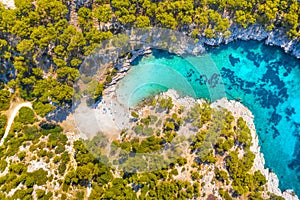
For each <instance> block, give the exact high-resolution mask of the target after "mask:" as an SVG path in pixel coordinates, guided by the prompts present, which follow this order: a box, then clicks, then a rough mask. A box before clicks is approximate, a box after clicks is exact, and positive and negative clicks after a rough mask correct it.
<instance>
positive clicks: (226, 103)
mask: <svg viewBox="0 0 300 200" xmlns="http://www.w3.org/2000/svg"><path fill="white" fill-rule="evenodd" d="M211 107H212V108H217V107H222V108H225V109H227V110H229V111H230V112H231V113H232V115H233V116H234V117H235V118H236V119H238V118H239V117H242V118H243V119H244V120H245V121H246V123H247V125H248V127H249V128H250V130H251V136H252V146H251V147H250V150H251V151H252V152H253V153H254V154H255V160H254V164H253V171H256V170H260V171H261V172H262V174H263V175H264V176H265V177H266V179H267V187H268V191H269V192H271V193H274V194H276V195H278V196H281V197H283V198H284V199H288V200H297V199H299V198H298V196H297V195H296V194H295V193H294V191H293V190H285V191H281V190H280V189H279V179H278V177H277V175H276V174H275V173H273V172H272V171H270V169H268V168H265V167H264V165H265V158H264V155H263V154H262V153H261V152H260V146H259V143H258V135H257V133H256V129H255V125H254V116H253V114H252V113H251V111H250V110H249V109H248V108H246V107H245V106H244V105H242V104H241V103H240V102H237V101H233V100H227V99H226V98H222V99H220V100H217V101H215V102H213V103H212V104H211Z"/></svg>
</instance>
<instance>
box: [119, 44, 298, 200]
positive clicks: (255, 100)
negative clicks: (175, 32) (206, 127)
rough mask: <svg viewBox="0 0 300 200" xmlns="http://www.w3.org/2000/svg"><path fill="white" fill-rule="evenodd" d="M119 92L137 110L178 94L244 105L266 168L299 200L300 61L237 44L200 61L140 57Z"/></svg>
mask: <svg viewBox="0 0 300 200" xmlns="http://www.w3.org/2000/svg"><path fill="white" fill-rule="evenodd" d="M132 64H133V65H134V66H133V67H132V68H131V69H130V70H129V73H128V75H127V76H125V78H124V79H122V80H121V81H120V82H119V83H118V86H117V94H118V98H119V99H120V101H121V102H122V101H123V103H124V104H127V105H129V106H134V105H135V104H136V103H138V102H139V101H140V100H142V99H143V98H145V97H147V96H149V95H152V94H157V93H159V92H161V91H166V90H167V89H169V88H172V89H175V90H177V91H178V92H179V94H181V95H183V96H184V95H189V96H192V97H197V98H206V99H209V100H210V101H214V100H216V99H220V98H222V97H224V96H226V97H227V98H228V99H239V100H240V101H241V102H242V103H243V104H244V105H245V106H247V107H248V108H249V109H250V110H251V111H252V112H253V114H254V116H255V120H254V123H255V126H256V129H257V133H258V135H259V142H260V145H261V151H262V153H263V154H264V156H265V160H266V167H268V168H270V169H271V170H272V171H274V172H275V173H276V174H277V175H278V177H279V180H280V188H281V189H282V190H285V189H293V190H295V192H296V194H298V195H300V139H299V136H300V132H299V130H300V61H299V60H297V59H295V58H293V57H291V56H289V55H287V54H285V53H284V52H283V51H282V50H281V49H279V48H275V47H268V46H265V45H263V44H262V43H258V42H254V41H248V42H241V41H239V42H234V43H231V44H229V45H226V46H221V47H218V48H214V49H210V50H209V52H208V54H206V55H204V56H201V57H185V58H183V57H179V56H176V55H172V54H169V53H168V52H165V51H160V50H155V51H153V54H152V55H151V56H149V57H140V58H139V59H137V60H136V61H134V63H132Z"/></svg>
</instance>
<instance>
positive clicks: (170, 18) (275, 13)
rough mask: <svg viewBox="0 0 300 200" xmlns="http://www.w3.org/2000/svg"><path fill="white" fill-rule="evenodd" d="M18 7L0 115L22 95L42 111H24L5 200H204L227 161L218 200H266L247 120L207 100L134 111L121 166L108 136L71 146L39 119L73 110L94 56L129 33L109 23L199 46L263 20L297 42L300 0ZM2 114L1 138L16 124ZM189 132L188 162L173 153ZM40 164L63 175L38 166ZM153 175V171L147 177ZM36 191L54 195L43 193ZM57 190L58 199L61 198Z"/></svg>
mask: <svg viewBox="0 0 300 200" xmlns="http://www.w3.org/2000/svg"><path fill="white" fill-rule="evenodd" d="M15 5H16V9H14V10H11V9H10V10H9V9H5V8H4V6H3V5H2V4H0V73H1V77H0V81H1V84H0V111H1V112H2V111H6V110H8V109H9V107H10V102H11V99H12V100H15V99H17V98H20V99H23V100H26V101H31V102H32V103H33V108H34V111H32V110H31V109H29V108H22V109H20V111H19V113H18V116H17V117H16V119H15V120H14V123H13V126H12V128H11V130H10V132H9V134H8V136H7V138H6V139H5V141H4V145H3V146H1V147H0V155H1V156H0V172H1V173H3V174H1V176H0V191H1V192H0V199H9V200H10V199H32V196H33V194H34V193H35V195H36V196H37V197H38V199H52V198H53V197H54V196H55V197H58V195H61V196H59V198H61V199H68V198H69V196H72V197H73V198H74V199H85V198H87V196H86V188H87V186H88V185H91V188H92V192H91V194H90V196H89V199H193V198H201V197H203V198H204V197H208V196H209V195H212V194H203V193H202V194H201V192H200V191H201V188H203V187H204V186H205V184H209V183H205V182H203V177H204V176H205V175H206V174H205V173H204V170H203V168H204V167H205V168H206V169H209V168H210V167H211V166H221V164H220V163H221V162H222V163H225V167H221V168H215V171H214V174H215V176H214V178H213V180H212V182H217V184H218V185H219V186H220V187H221V188H220V189H219V190H218V192H219V195H220V196H221V197H222V198H223V199H226V200H230V199H232V198H233V197H238V198H244V199H262V198H263V197H262V191H265V190H266V188H265V184H266V179H265V177H264V176H263V175H262V174H261V172H260V171H254V172H253V171H251V168H252V166H253V162H254V158H255V155H254V154H253V153H252V152H251V151H250V145H251V141H252V137H251V133H250V129H249V128H248V127H247V125H246V122H245V121H244V120H243V119H242V118H240V119H238V120H236V119H234V117H233V116H232V115H231V113H229V112H228V111H226V110H216V109H212V108H211V107H210V105H209V104H208V103H203V104H196V105H194V106H193V107H192V108H191V109H185V108H183V107H180V108H178V107H176V105H174V103H173V101H172V99H171V98H170V97H168V98H162V97H159V98H152V99H150V100H146V101H145V102H143V103H145V105H144V106H150V107H151V106H152V109H150V110H151V111H156V112H157V113H151V114H147V115H139V114H138V113H139V112H135V111H133V112H132V113H131V116H132V117H133V118H134V120H132V121H133V122H132V123H133V124H132V127H131V128H130V129H128V130H127V129H126V130H123V131H122V133H121V134H120V137H121V140H115V141H113V142H112V145H111V146H110V147H111V150H112V152H111V156H112V157H113V156H116V155H118V156H119V157H118V159H115V160H113V163H110V162H109V160H108V158H107V157H106V156H104V155H105V154H104V153H103V152H104V150H105V149H104V147H105V145H106V144H108V143H109V140H108V139H105V138H104V135H101V134H99V135H98V136H97V137H95V138H94V139H93V140H92V141H89V142H87V141H82V140H78V141H75V142H74V143H73V142H69V141H68V138H67V136H66V134H65V133H64V132H63V129H62V128H61V127H60V126H58V125H55V124H52V123H48V122H44V121H39V120H38V119H40V118H39V117H38V116H37V115H39V116H40V117H45V116H46V115H47V114H48V113H49V112H51V111H53V110H55V109H56V108H57V107H64V106H68V105H70V104H71V102H72V98H73V95H74V91H73V85H74V83H75V82H76V80H77V79H78V77H79V67H80V64H81V63H82V62H83V59H84V58H85V57H86V56H88V55H89V54H90V53H91V52H92V51H93V50H94V49H95V47H96V46H98V45H99V44H100V43H101V42H102V41H104V40H106V39H108V38H111V37H112V36H113V33H117V32H122V29H118V30H113V28H111V29H110V30H106V29H102V27H103V25H108V24H109V23H112V22H113V21H115V20H117V21H118V22H119V23H120V25H121V26H122V27H125V28H131V27H137V28H149V27H151V26H152V27H153V26H155V27H163V28H170V29H174V30H175V29H177V30H187V32H188V33H189V34H190V35H191V36H192V37H193V38H197V35H199V34H201V35H204V36H206V37H207V38H215V37H219V36H224V37H228V36H229V35H230V34H231V32H230V30H229V28H230V26H231V25H232V23H234V24H237V25H238V26H242V27H244V28H246V27H248V26H249V25H252V24H255V23H258V24H261V25H263V26H264V27H265V28H266V29H267V30H272V29H276V28H279V27H283V28H284V29H285V31H286V33H287V35H288V36H289V37H290V38H295V39H296V40H298V39H299V16H298V11H299V2H298V1H292V0H281V1H279V0H275V1H270V0H266V1H258V0H252V1H241V0H238V1H232V0H231V1H225V0H219V1H212V0H208V1H207V0H200V1H191V0H183V1H177V0H174V1H166V0H163V1H149V0H141V1H133V0H112V1H106V0H96V1H95V2H94V3H93V5H91V6H87V7H85V6H82V7H78V9H74V10H71V6H70V1H66V0H37V1H32V0H15ZM70 13H72V14H75V15H77V16H75V17H74V16H71V17H70ZM73 17H74V18H73ZM70 18H72V20H71V21H68V20H69V19H70ZM190 25H195V27H194V28H192V29H190V28H191V26H190ZM120 38H121V39H124V38H122V36H121V37H120ZM122 42H124V41H123V40H122ZM128 56H130V55H128ZM116 72H117V70H116V69H109V70H108V71H107V72H106V74H105V78H104V79H103V80H101V81H91V84H89V85H88V88H87V91H84V92H86V93H91V94H92V95H91V100H92V101H91V102H94V101H98V100H99V99H101V97H102V95H103V91H104V89H105V87H107V86H109V85H110V84H111V83H112V81H113V77H114V75H115V74H116ZM83 79H87V80H88V78H87V77H84V78H83ZM83 94H85V93H83ZM80 95H81V94H80ZM3 113H4V112H3ZM3 113H1V114H0V136H1V137H3V134H4V130H5V127H6V124H7V118H6V116H5V115H4V114H3ZM156 114H157V115H156ZM162 114H163V115H164V117H161V115H162ZM184 126H186V127H189V128H188V131H191V133H195V134H194V136H193V137H190V138H189V140H188V142H187V143H188V144H187V145H188V146H187V150H188V151H189V152H188V156H189V157H187V158H184V157H182V156H179V155H180V153H179V152H180V151H179V148H178V147H174V146H172V144H173V143H175V144H176V142H178V141H183V140H185V136H180V134H179V132H180V131H181V130H182V127H184ZM233 126H235V127H236V129H233ZM95 144H97V145H96V147H95ZM168 148H169V149H172V155H168V156H169V157H167V158H165V157H164V156H163V155H161V152H162V149H168ZM70 150H71V151H70ZM72 150H73V151H72ZM240 152H242V153H240ZM139 154H149V155H151V159H150V158H148V157H147V159H149V160H146V161H147V162H145V159H144V158H143V157H141V156H140V157H139ZM116 157H117V156H116ZM191 159H192V160H191ZM34 163H42V164H41V165H45V166H47V167H48V169H50V168H51V169H53V170H52V171H51V170H45V169H44V168H38V169H37V168H34V167H33V165H34ZM149 163H150V164H149ZM148 164H149V165H150V166H148ZM115 165H118V166H120V167H119V168H115V167H114V166H115ZM222 166H224V165H222ZM147 167H148V168H147ZM32 168H34V169H32ZM29 169H31V170H29ZM146 169H149V170H150V172H142V171H143V170H144V171H146ZM152 169H155V170H152ZM50 171H51V172H50ZM6 172H7V173H6ZM183 172H185V173H188V176H186V178H187V180H184V181H183V180H179V179H178V178H177V176H180V175H181V173H183ZM34 185H38V186H40V188H43V189H37V190H36V189H34ZM56 185H58V186H59V190H57V191H54V189H53V188H56ZM222 186H227V189H222ZM18 187H19V188H18ZM228 187H231V189H230V190H229V189H228ZM15 188H17V190H16V191H15V192H12V193H13V194H12V195H11V196H8V194H9V193H10V192H11V191H13V189H15ZM269 196H270V199H281V197H278V196H276V195H274V194H270V195H269Z"/></svg>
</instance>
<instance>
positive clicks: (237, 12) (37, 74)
mask: <svg viewBox="0 0 300 200" xmlns="http://www.w3.org/2000/svg"><path fill="white" fill-rule="evenodd" d="M72 2H73V1H70V0H62V1H59V0H37V1H33V0H15V6H16V9H13V10H9V9H5V8H4V6H3V5H0V64H1V65H0V71H1V73H5V74H4V75H2V76H1V80H2V81H3V82H4V83H8V87H9V88H11V89H13V90H16V91H18V92H19V93H20V95H21V97H22V98H24V99H26V100H36V101H35V104H34V108H35V109H36V111H37V113H38V114H40V115H42V116H45V115H46V114H47V113H48V112H49V111H51V110H53V109H54V108H55V107H54V106H53V105H54V104H55V105H61V106H63V105H66V104H69V103H70V102H71V96H72V94H73V91H72V84H73V82H74V81H75V80H76V77H77V76H78V73H79V72H78V68H79V66H80V64H81V63H82V61H83V59H84V57H85V56H87V55H89V53H91V51H92V50H93V49H94V48H95V47H96V46H97V45H98V44H99V43H101V41H103V40H105V39H108V38H110V37H111V36H112V35H113V34H115V33H118V32H120V31H122V30H123V29H124V28H130V27H138V28H146V27H150V26H158V27H163V28H169V29H177V30H181V31H185V32H186V33H187V34H190V35H191V36H192V37H197V35H198V34H200V35H203V36H206V37H208V38H214V37H219V36H222V37H228V36H229V35H230V34H231V32H230V30H229V27H230V26H231V25H232V24H236V25H238V26H242V27H244V28H246V27H247V26H249V25H251V24H255V23H258V24H261V25H263V26H265V28H266V29H267V30H272V29H274V28H278V27H284V29H285V30H286V33H287V35H288V36H289V37H291V38H298V36H299V24H298V23H299V19H298V14H299V2H298V1H296V0H282V1H280V0H276V1H271V0H266V1H265V0H251V1H248V0H237V1H233V0H229V1H228V0H226V1H225V0H199V1H191V0H181V1H150V0H112V1H107V0H103V1H102V0H97V1H95V2H94V3H92V4H91V3H85V4H83V5H81V6H79V5H75V3H72ZM111 23H112V24H113V25H115V24H117V25H118V26H107V25H109V24H111ZM57 91H64V92H63V93H61V92H57ZM49 103H51V104H49ZM53 103H54V104H53Z"/></svg>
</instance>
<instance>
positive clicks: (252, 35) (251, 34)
mask: <svg viewBox="0 0 300 200" xmlns="http://www.w3.org/2000/svg"><path fill="white" fill-rule="evenodd" d="M229 30H230V31H231V33H232V34H231V35H230V36H229V37H228V38H225V37H223V36H220V37H217V38H212V39H209V38H206V37H205V36H203V35H201V34H199V35H198V39H199V43H200V44H202V45H208V46H219V45H221V44H228V43H229V42H233V41H236V40H244V41H247V40H256V41H263V40H264V41H265V44H266V45H269V46H278V47H281V48H282V49H283V50H284V51H285V52H286V53H289V54H291V55H293V56H295V57H296V58H298V59H299V58H300V43H299V42H298V40H297V39H292V40H291V39H289V38H288V36H287V35H286V33H285V30H284V29H283V28H278V29H274V30H272V31H266V29H265V28H264V27H263V26H262V25H259V24H255V25H251V26H249V27H247V28H246V29H244V28H243V27H241V26H238V25H231V27H230V29H229Z"/></svg>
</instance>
